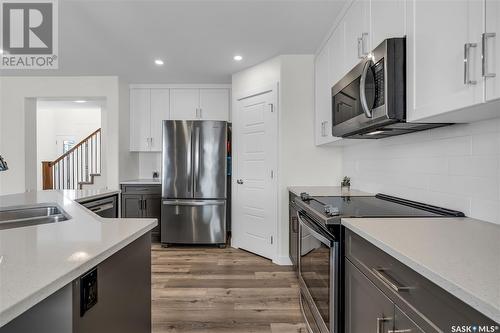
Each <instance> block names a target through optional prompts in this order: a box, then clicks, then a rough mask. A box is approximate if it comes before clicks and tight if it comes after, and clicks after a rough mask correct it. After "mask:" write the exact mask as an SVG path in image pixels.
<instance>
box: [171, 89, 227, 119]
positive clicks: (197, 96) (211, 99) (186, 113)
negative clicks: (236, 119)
mask: <svg viewBox="0 0 500 333" xmlns="http://www.w3.org/2000/svg"><path fill="white" fill-rule="evenodd" d="M229 93H230V90H229V89H228V88H200V89H191V88H189V89H177V88H175V89H171V90H170V114H171V118H172V119H174V120H202V119H203V120H224V121H228V120H229V103H230V100H229Z"/></svg>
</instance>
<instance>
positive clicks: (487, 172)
mask: <svg viewBox="0 0 500 333" xmlns="http://www.w3.org/2000/svg"><path fill="white" fill-rule="evenodd" d="M499 160H500V119H499V118H497V119H491V120H486V121H481V122H476V123H470V124H458V125H453V126H450V127H445V128H440V129H434V130H430V131H425V132H419V133H413V134H409V135H404V136H399V137H393V138H388V139H383V140H377V141H370V142H366V143H365V142H364V143H361V144H358V145H354V146H349V147H345V148H344V162H343V168H344V173H345V174H347V175H350V176H351V177H352V186H353V187H354V188H357V189H361V190H366V191H370V192H382V193H387V194H392V195H395V196H400V197H403V198H407V199H412V200H416V201H422V202H426V203H429V204H434V205H438V206H442V207H446V208H452V209H456V210H460V211H463V212H464V213H465V214H466V215H467V216H471V217H474V218H478V219H482V220H486V221H490V222H495V223H500V180H499V179H500V162H499Z"/></svg>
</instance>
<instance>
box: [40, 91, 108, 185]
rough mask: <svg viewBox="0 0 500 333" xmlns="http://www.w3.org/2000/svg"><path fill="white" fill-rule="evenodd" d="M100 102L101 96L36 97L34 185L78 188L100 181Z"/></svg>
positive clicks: (101, 105) (101, 102)
mask: <svg viewBox="0 0 500 333" xmlns="http://www.w3.org/2000/svg"><path fill="white" fill-rule="evenodd" d="M103 105H104V100H102V99H91V98H88V99H83V98H78V99H67V98H65V99H54V98H50V99H37V101H36V155H37V189H39V190H42V189H81V188H83V187H84V186H90V187H92V186H93V185H94V183H99V184H100V183H101V182H102V180H99V179H98V178H99V177H100V176H101V163H102V161H101V145H102V143H101V138H102V136H101V125H102V109H103ZM103 158H104V157H103Z"/></svg>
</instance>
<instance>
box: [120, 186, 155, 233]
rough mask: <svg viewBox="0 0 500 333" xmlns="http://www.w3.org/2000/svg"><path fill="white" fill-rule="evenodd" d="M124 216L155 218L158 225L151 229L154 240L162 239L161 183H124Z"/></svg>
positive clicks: (122, 188)
mask: <svg viewBox="0 0 500 333" xmlns="http://www.w3.org/2000/svg"><path fill="white" fill-rule="evenodd" d="M121 190H122V205H121V207H122V208H121V210H122V217H128V218H155V219H158V226H157V227H155V228H154V229H153V230H152V231H151V237H152V239H153V240H154V241H159V240H160V235H161V228H160V221H161V185H122V187H121Z"/></svg>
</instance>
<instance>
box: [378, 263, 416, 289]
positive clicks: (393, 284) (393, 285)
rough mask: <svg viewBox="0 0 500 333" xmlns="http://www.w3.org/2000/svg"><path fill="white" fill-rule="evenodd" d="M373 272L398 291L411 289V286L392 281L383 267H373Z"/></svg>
mask: <svg viewBox="0 0 500 333" xmlns="http://www.w3.org/2000/svg"><path fill="white" fill-rule="evenodd" d="M372 272H373V274H375V276H376V277H377V278H378V279H379V280H380V281H382V283H384V284H385V285H386V286H388V287H389V288H391V289H392V290H394V291H396V292H400V291H408V290H410V289H411V288H410V287H403V286H398V285H397V284H396V283H395V282H393V281H391V279H390V278H389V277H388V276H387V274H385V270H384V269H382V268H372Z"/></svg>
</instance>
